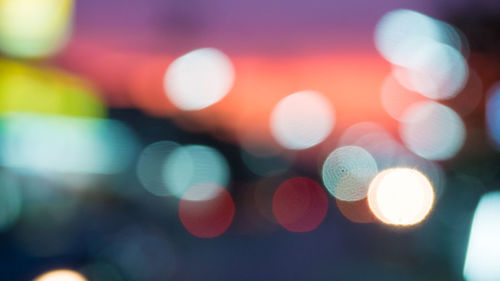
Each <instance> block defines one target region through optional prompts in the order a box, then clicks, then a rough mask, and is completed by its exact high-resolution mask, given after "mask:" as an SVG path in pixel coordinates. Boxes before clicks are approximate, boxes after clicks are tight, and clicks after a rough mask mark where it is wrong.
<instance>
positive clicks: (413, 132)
mask: <svg viewBox="0 0 500 281" xmlns="http://www.w3.org/2000/svg"><path fill="white" fill-rule="evenodd" d="M400 135H401V139H402V140H403V142H404V143H405V145H406V146H407V147H408V148H409V149H410V150H411V151H413V152H414V153H416V154H417V155H419V156H421V157H423V158H426V159H429V160H446V159H450V158H452V157H453V156H455V155H456V154H457V153H458V152H459V151H460V149H461V148H462V146H463V144H464V142H465V138H466V131H465V125H464V123H463V121H462V119H461V118H460V117H459V116H458V115H457V114H456V113H455V112H454V111H453V110H452V109H450V108H449V107H447V106H445V105H442V104H439V103H436V102H432V101H424V102H420V103H417V104H415V105H413V106H411V107H410V108H409V109H408V110H407V111H406V112H405V113H404V115H403V119H402V122H401V124H400Z"/></svg>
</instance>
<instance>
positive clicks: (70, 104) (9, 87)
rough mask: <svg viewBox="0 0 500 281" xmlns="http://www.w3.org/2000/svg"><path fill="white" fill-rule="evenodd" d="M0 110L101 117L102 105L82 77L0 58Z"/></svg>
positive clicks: (103, 111)
mask: <svg viewBox="0 0 500 281" xmlns="http://www.w3.org/2000/svg"><path fill="white" fill-rule="evenodd" d="M0 98H1V99H0V111H2V112H9V111H16V112H21V111H22V112H33V113H48V114H63V115H71V116H82V117H103V116H104V115H105V113H106V109H105V107H104V106H103V105H102V102H101V101H100V100H99V98H98V97H97V94H96V92H95V90H94V89H93V88H92V87H91V86H90V85H89V84H88V83H86V82H85V81H83V80H81V79H79V78H77V77H75V76H73V75H70V74H68V73H65V72H63V71H60V70H56V69H49V68H35V67H32V66H28V65H24V64H20V63H16V62H12V61H1V60H0Z"/></svg>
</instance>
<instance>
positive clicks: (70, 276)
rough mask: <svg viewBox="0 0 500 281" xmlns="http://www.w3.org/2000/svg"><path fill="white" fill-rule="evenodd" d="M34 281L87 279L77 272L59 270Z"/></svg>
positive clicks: (81, 280)
mask: <svg viewBox="0 0 500 281" xmlns="http://www.w3.org/2000/svg"><path fill="white" fill-rule="evenodd" d="M33 281H87V279H86V278H85V277H83V275H81V274H80V273H78V272H76V271H73V270H68V269H59V270H54V271H50V272H47V273H44V274H42V275H40V276H39V277H37V278H36V279H34V280H33Z"/></svg>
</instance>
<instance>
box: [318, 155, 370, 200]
mask: <svg viewBox="0 0 500 281" xmlns="http://www.w3.org/2000/svg"><path fill="white" fill-rule="evenodd" d="M377 171H378V170H377V163H376V162H375V159H373V157H372V156H371V155H370V153H368V152H367V151H366V150H364V149H363V148H361V147H358V146H344V147H340V148H337V149H336V150H334V151H333V152H332V153H330V155H328V157H327V158H326V160H325V163H324V164H323V169H322V173H321V174H322V178H323V183H324V184H325V186H326V188H327V189H328V191H329V192H330V193H331V194H332V195H333V196H335V198H337V199H340V200H343V201H358V200H361V199H363V198H365V197H366V192H367V189H368V185H369V184H370V181H371V180H372V178H373V177H374V176H375V175H376V174H377Z"/></svg>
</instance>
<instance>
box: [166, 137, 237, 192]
mask: <svg viewBox="0 0 500 281" xmlns="http://www.w3.org/2000/svg"><path fill="white" fill-rule="evenodd" d="M229 177H230V172H229V165H228V164H227V161H226V159H225V158H224V156H223V155H222V154H220V153H219V152H218V151H217V150H215V149H213V148H211V147H208V146H203V145H187V146H182V147H179V148H177V149H175V150H174V151H172V153H171V154H170V156H169V157H168V158H167V160H166V161H165V164H164V170H163V180H164V181H165V184H166V185H167V188H168V189H169V192H170V194H172V195H174V196H177V197H181V196H182V197H183V198H184V199H185V200H193V201H198V200H208V199H210V197H212V196H215V194H212V193H211V192H212V191H213V190H218V189H213V188H207V189H206V190H205V191H203V187H206V186H211V185H217V186H222V187H226V186H227V183H228V182H229ZM200 184H201V185H200ZM207 184H208V185H207ZM195 185H196V186H199V187H198V188H196V189H193V190H194V191H198V192H199V193H198V194H196V193H193V192H190V193H188V194H185V192H186V190H188V189H189V188H191V187H192V186H195Z"/></svg>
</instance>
